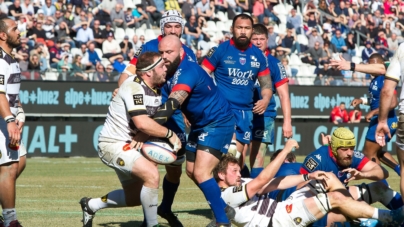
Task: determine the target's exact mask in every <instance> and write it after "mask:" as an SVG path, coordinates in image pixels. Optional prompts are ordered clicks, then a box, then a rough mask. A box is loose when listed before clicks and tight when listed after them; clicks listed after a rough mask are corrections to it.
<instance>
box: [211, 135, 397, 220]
mask: <svg viewBox="0 0 404 227" xmlns="http://www.w3.org/2000/svg"><path fill="white" fill-rule="evenodd" d="M297 146H298V145H297V143H296V141H294V140H288V141H287V142H286V145H285V148H284V149H283V151H282V152H281V153H279V155H278V157H276V158H275V160H273V161H272V162H271V163H270V164H269V165H268V166H267V167H266V168H265V169H264V170H263V171H262V172H261V173H260V174H259V175H258V176H257V177H256V178H255V179H251V178H241V176H240V166H239V165H238V161H237V159H235V158H234V157H233V156H232V155H226V156H224V157H223V158H222V159H221V161H220V163H219V164H218V166H217V167H216V168H215V170H214V176H215V178H216V181H217V182H218V185H219V186H220V187H221V189H222V198H223V199H224V201H225V202H226V203H227V204H229V205H230V206H232V207H233V208H234V209H235V211H236V215H235V218H234V220H233V221H232V222H233V223H234V224H235V225H236V226H245V227H255V226H274V227H283V226H284V227H290V226H301V227H303V226H308V225H309V224H310V223H313V222H315V221H316V220H318V219H320V218H322V217H323V216H324V215H325V214H327V213H328V212H330V211H331V210H336V211H338V212H340V213H341V214H343V215H345V216H348V217H350V218H354V219H357V218H372V219H374V220H372V221H373V222H376V223H378V222H381V223H383V224H390V225H392V226H397V225H398V224H400V223H401V222H403V221H404V214H403V212H404V211H403V209H402V208H401V209H398V210H396V211H389V210H380V209H377V208H373V207H371V206H370V205H368V204H365V203H362V202H358V201H355V200H353V199H352V197H351V195H350V194H349V192H348V191H347V190H346V189H345V187H344V186H343V185H342V184H341V182H339V180H338V179H337V178H336V176H335V175H334V174H333V173H327V172H323V171H315V172H313V173H309V174H303V175H291V176H286V177H279V178H273V177H274V175H275V173H276V172H277V171H278V169H279V167H280V166H281V164H282V163H283V161H284V159H285V158H286V156H287V154H288V153H289V152H290V151H291V150H292V149H293V147H297ZM299 183H308V186H306V187H303V188H301V189H299V190H297V191H295V192H294V193H292V195H291V196H290V197H289V198H288V199H286V200H285V201H282V202H276V201H275V200H273V199H272V198H270V197H269V196H268V193H269V192H271V191H273V190H277V189H287V188H290V187H293V186H296V185H297V184H299ZM309 185H310V186H309ZM368 222H370V221H369V220H367V222H365V223H362V224H363V225H362V226H368V225H366V224H367V223H368Z"/></svg>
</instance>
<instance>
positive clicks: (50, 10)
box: [42, 0, 56, 17]
mask: <svg viewBox="0 0 404 227" xmlns="http://www.w3.org/2000/svg"><path fill="white" fill-rule="evenodd" d="M42 10H43V12H44V15H45V16H52V17H53V16H55V12H56V8H55V6H54V5H53V4H52V0H45V5H43V6H42Z"/></svg>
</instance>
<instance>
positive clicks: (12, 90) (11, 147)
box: [0, 18, 26, 227]
mask: <svg viewBox="0 0 404 227" xmlns="http://www.w3.org/2000/svg"><path fill="white" fill-rule="evenodd" d="M20 44H21V39H20V31H19V30H18V28H17V24H16V22H15V21H13V20H11V19H9V18H3V19H1V20H0V47H1V50H0V68H1V69H2V70H1V73H0V106H1V108H0V115H1V119H0V132H1V133H0V204H1V206H2V208H3V212H2V215H3V218H4V219H3V218H0V227H19V226H21V224H20V223H19V222H18V220H17V211H16V209H15V199H16V186H15V185H16V180H17V178H18V176H19V175H20V174H21V173H22V171H23V170H24V168H25V161H26V157H25V155H26V149H25V147H24V146H23V145H22V143H21V141H20V140H21V132H22V127H23V124H24V121H25V115H24V111H23V109H22V107H21V103H20V100H19V96H18V95H19V92H20V84H21V75H20V73H21V71H20V68H19V64H18V62H17V60H16V59H15V58H14V56H13V55H12V54H11V52H12V51H13V48H16V47H18V46H19V45H20Z"/></svg>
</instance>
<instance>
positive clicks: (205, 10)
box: [195, 0, 213, 20]
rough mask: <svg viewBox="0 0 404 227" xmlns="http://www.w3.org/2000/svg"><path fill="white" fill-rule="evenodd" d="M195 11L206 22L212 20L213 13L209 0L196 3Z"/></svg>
mask: <svg viewBox="0 0 404 227" xmlns="http://www.w3.org/2000/svg"><path fill="white" fill-rule="evenodd" d="M195 11H196V15H197V16H198V17H204V18H205V20H210V19H211V18H212V17H213V12H212V11H211V10H210V4H209V1H208V0H201V1H199V2H198V3H196V5H195Z"/></svg>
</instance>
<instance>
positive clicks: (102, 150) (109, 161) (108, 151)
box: [98, 142, 142, 185]
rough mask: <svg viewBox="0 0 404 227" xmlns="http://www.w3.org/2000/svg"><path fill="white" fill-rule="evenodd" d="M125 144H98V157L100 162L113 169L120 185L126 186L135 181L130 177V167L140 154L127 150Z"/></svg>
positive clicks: (126, 144)
mask: <svg viewBox="0 0 404 227" xmlns="http://www.w3.org/2000/svg"><path fill="white" fill-rule="evenodd" d="M128 146H129V144H128V143H125V142H115V143H108V142H99V143H98V156H99V157H100V159H101V161H102V162H103V163H104V164H105V165H107V166H109V167H111V168H113V169H114V170H115V172H116V174H117V175H118V178H119V180H120V181H121V184H123V185H124V184H127V183H129V182H132V181H134V180H135V178H133V177H132V167H133V164H134V163H135V162H136V160H137V159H138V158H140V157H142V154H141V153H140V152H138V151H137V150H135V149H129V148H128Z"/></svg>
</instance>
